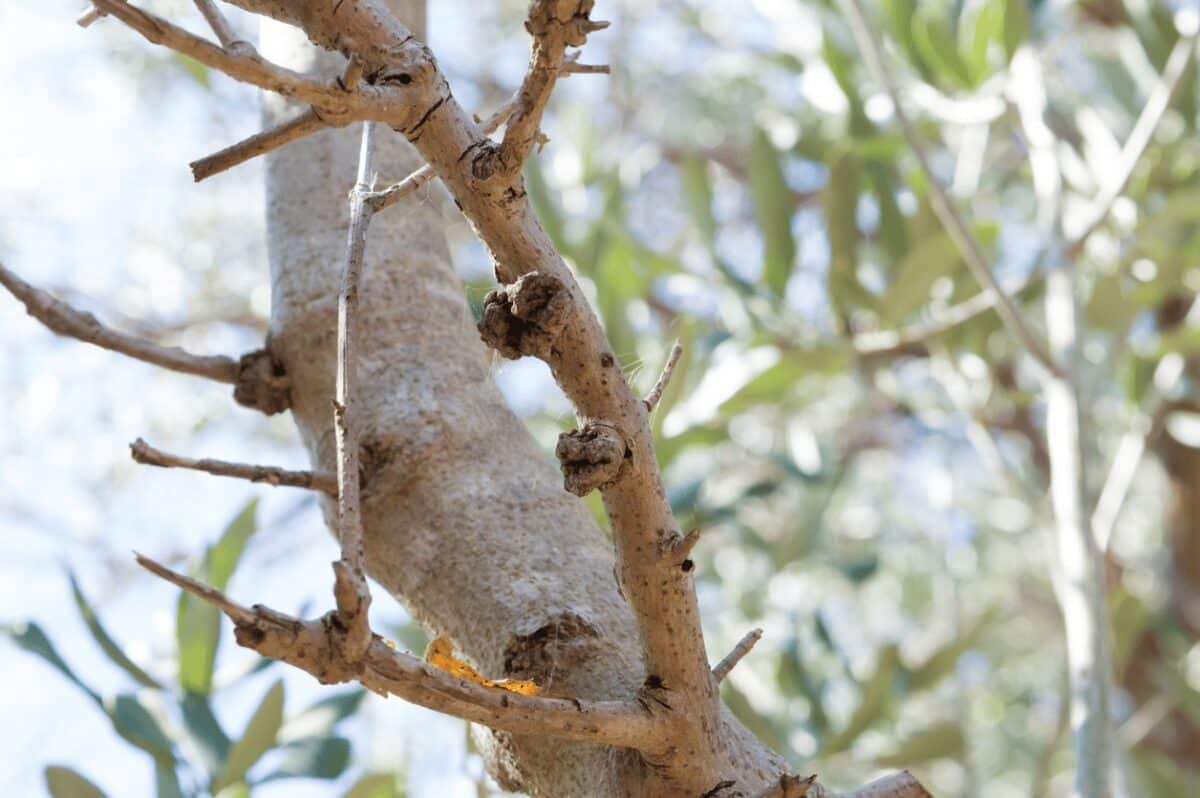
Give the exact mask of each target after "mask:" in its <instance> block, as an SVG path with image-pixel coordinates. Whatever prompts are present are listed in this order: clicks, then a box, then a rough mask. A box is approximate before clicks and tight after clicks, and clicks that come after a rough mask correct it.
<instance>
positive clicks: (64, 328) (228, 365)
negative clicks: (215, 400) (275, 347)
mask: <svg viewBox="0 0 1200 798" xmlns="http://www.w3.org/2000/svg"><path fill="white" fill-rule="evenodd" d="M0 285H3V286H4V287H5V288H7V289H8V291H9V293H11V294H12V295H13V296H14V297H16V298H17V299H18V300H20V302H21V304H23V305H24V306H25V310H26V311H28V312H29V315H30V316H33V317H34V318H35V319H37V320H38V321H40V322H41V323H42V324H44V325H46V326H47V327H49V328H50V329H51V330H52V331H53V332H56V333H58V334H59V335H65V336H67V337H69V338H75V339H77V340H80V341H83V342H84V343H88V344H93V345H95V346H98V347H100V348H101V349H108V350H110V351H112V352H118V353H120V354H122V355H125V356H127V357H131V358H133V359H134V360H141V361H142V362H144V363H151V364H153V365H155V366H161V367H162V368H165V369H170V370H171V371H178V372H180V373H181V374H192V375H194V376H197V377H207V378H208V379H210V380H216V381H217V382H225V383H230V384H236V383H237V381H238V362H237V361H236V360H233V359H232V358H228V357H224V356H221V355H195V354H192V353H191V352H188V351H186V350H184V349H180V348H179V347H177V346H162V345H160V344H156V343H154V342H153V341H147V340H146V339H144V338H138V337H136V336H133V335H127V334H126V333H123V332H118V331H117V330H114V329H112V328H111V327H106V326H104V325H103V324H101V323H100V321H99V320H98V319H97V318H96V317H95V316H93V315H92V314H91V313H88V312H86V311H82V310H76V309H75V308H73V307H71V306H70V305H68V304H67V303H66V302H63V301H62V300H60V299H55V298H54V297H53V296H51V295H50V294H48V293H46V292H45V291H43V290H41V289H40V288H35V287H34V286H32V285H30V284H29V283H27V282H25V281H24V280H22V279H21V278H20V277H18V276H17V275H16V274H14V273H13V272H11V271H9V270H8V269H7V268H6V267H5V266H4V264H3V263H0Z"/></svg>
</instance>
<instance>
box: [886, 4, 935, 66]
mask: <svg viewBox="0 0 1200 798" xmlns="http://www.w3.org/2000/svg"><path fill="white" fill-rule="evenodd" d="M883 5H884V10H885V11H886V12H887V21H888V26H889V27H890V28H891V31H892V36H894V37H895V38H896V41H897V42H899V44H900V49H901V50H903V51H904V54H905V55H906V56H908V60H909V61H910V62H911V63H912V65H913V66H914V67H916V69H917V72H919V73H920V74H921V77H922V78H924V79H925V80H926V81H927V82H929V83H932V82H934V77H933V73H932V72H931V70H930V69H929V64H927V63H926V62H925V59H924V57H922V55H921V52H920V50H919V49H918V48H917V43H916V41H915V40H914V38H913V20H914V19H916V17H917V3H916V0H884V4H883Z"/></svg>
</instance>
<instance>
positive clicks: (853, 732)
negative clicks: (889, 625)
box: [821, 644, 900, 755]
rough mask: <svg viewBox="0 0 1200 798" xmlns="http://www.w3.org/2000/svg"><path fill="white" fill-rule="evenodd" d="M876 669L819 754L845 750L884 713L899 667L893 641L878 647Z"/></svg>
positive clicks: (897, 651) (898, 655) (898, 656)
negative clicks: (853, 705) (847, 717)
mask: <svg viewBox="0 0 1200 798" xmlns="http://www.w3.org/2000/svg"><path fill="white" fill-rule="evenodd" d="M877 657H878V661H877V662H876V664H875V671H874V672H873V673H872V674H871V676H870V678H868V679H867V681H866V682H865V683H864V684H863V686H862V694H861V696H860V697H859V700H858V706H857V707H856V708H855V709H854V712H853V713H852V714H851V715H850V719H849V720H848V721H846V725H845V726H844V727H843V728H842V730H841V731H839V732H837V733H836V734H834V735H833V736H832V737H830V738H829V739H827V740H825V741H824V745H823V746H822V748H821V753H822V755H829V754H836V753H838V752H841V751H845V750H846V749H847V748H849V747H850V746H851V745H853V744H854V741H855V740H857V739H858V738H859V735H861V734H862V733H863V732H865V731H866V730H867V729H869V728H871V726H872V725H874V724H875V723H876V722H877V721H878V720H880V719H881V718H883V716H884V715H885V714H886V713H887V709H888V704H889V701H890V699H891V696H892V681H893V679H894V678H895V676H896V674H897V672H898V671H899V668H900V652H899V649H897V648H896V646H895V645H894V644H888V645H886V646H884V647H883V648H882V649H880V650H879V653H878V655H877Z"/></svg>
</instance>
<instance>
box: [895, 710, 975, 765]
mask: <svg viewBox="0 0 1200 798" xmlns="http://www.w3.org/2000/svg"><path fill="white" fill-rule="evenodd" d="M966 748H967V741H966V737H964V736H963V732H962V729H961V728H960V727H959V725H958V724H957V723H953V722H950V721H947V722H945V723H938V724H935V725H933V726H930V727H928V728H925V729H921V730H919V731H916V732H913V733H912V734H910V735H908V736H906V737H905V738H904V739H903V740H900V741H899V742H897V743H896V745H895V747H894V748H892V749H891V750H890V751H889V752H888V753H886V754H883V755H882V756H879V757H876V758H875V764H876V765H879V766H880V767H885V768H901V767H911V766H913V765H920V764H922V763H924V762H929V761H931V760H934V759H957V758H958V757H961V756H962V754H963V752H964V751H965V750H966Z"/></svg>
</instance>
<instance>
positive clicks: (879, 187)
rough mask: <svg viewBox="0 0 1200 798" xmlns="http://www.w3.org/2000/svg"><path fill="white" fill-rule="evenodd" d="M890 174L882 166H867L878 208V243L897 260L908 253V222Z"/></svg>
mask: <svg viewBox="0 0 1200 798" xmlns="http://www.w3.org/2000/svg"><path fill="white" fill-rule="evenodd" d="M860 154H861V152H860ZM891 172H892V170H891V169H890V167H888V166H885V165H884V164H880V163H868V164H867V176H868V178H869V179H870V181H871V190H872V193H874V195H875V202H876V204H878V206H879V243H880V244H882V245H883V249H884V251H885V252H887V254H888V255H889V256H891V257H892V258H893V259H898V258H902V257H904V255H905V253H907V252H908V246H909V244H908V220H907V219H905V218H904V213H903V212H902V211H901V210H900V206H899V204H897V202H896V193H895V192H894V191H893V190H892V175H891Z"/></svg>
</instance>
